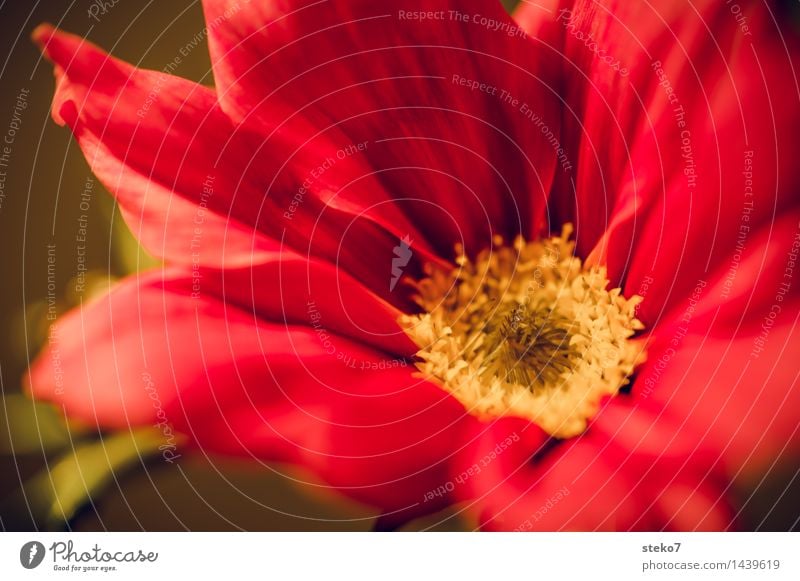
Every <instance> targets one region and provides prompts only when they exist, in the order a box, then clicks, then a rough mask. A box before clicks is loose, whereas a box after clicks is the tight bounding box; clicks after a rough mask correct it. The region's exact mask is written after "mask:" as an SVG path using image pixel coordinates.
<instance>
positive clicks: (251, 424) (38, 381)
mask: <svg viewBox="0 0 800 581" xmlns="http://www.w3.org/2000/svg"><path fill="white" fill-rule="evenodd" d="M188 280H189V277H188V275H187V274H186V273H181V272H177V273H174V274H167V275H166V276H165V275H163V274H162V273H152V274H150V275H148V276H146V277H143V278H141V279H140V280H134V279H130V280H128V281H126V282H124V283H122V284H121V285H119V286H118V287H116V288H115V289H114V290H113V291H112V292H111V293H110V294H109V295H108V296H106V297H104V298H103V299H100V300H98V301H96V302H94V303H93V304H91V305H89V306H87V307H86V309H85V310H84V311H82V312H74V313H72V314H71V315H68V316H67V317H65V318H64V319H63V320H61V321H59V322H58V323H57V327H56V329H55V334H54V335H53V336H54V337H55V340H54V341H53V342H51V344H50V346H49V349H48V350H47V351H46V352H45V353H43V354H42V355H41V356H40V358H39V359H38V360H37V362H36V363H35V364H34V366H33V367H32V370H31V375H30V382H31V389H32V391H33V393H34V395H35V396H36V397H40V398H46V399H50V400H53V401H56V402H58V403H60V404H62V405H63V406H64V408H65V410H66V412H67V413H68V414H69V415H70V416H73V417H78V418H81V419H83V420H85V421H87V422H90V423H97V424H98V425H100V426H103V427H116V428H123V427H127V426H129V425H139V424H156V425H157V426H158V427H160V428H161V429H162V430H165V432H164V433H165V439H167V438H168V434H170V435H171V434H172V433H173V432H172V430H173V429H174V430H177V431H179V432H182V433H184V434H188V435H189V436H190V438H191V440H192V442H193V443H194V444H195V445H197V446H200V447H202V448H203V449H205V450H207V451H217V452H224V453H231V454H242V455H246V456H252V457H255V458H258V459H264V460H282V461H291V462H296V463H299V464H302V465H303V466H305V467H307V468H309V469H311V470H312V471H314V472H315V473H316V474H317V475H318V476H320V477H322V478H323V479H324V480H325V481H327V482H328V483H329V484H331V485H332V486H334V487H337V488H340V489H342V490H344V491H345V492H347V493H348V494H350V495H352V496H353V497H355V498H357V499H359V500H361V501H365V502H369V503H371V504H374V505H376V506H379V507H380V508H381V511H382V512H396V511H400V512H401V513H402V514H404V515H405V514H419V513H420V512H427V511H429V510H434V509H436V508H438V507H440V506H441V505H442V503H443V502H444V501H445V499H437V502H435V503H431V504H429V505H426V504H425V503H424V502H423V499H424V495H425V493H426V491H427V490H429V489H430V488H431V487H432V486H435V485H437V484H438V483H439V482H441V481H442V480H443V479H444V478H445V477H446V474H447V472H448V461H449V455H450V454H451V453H452V452H451V448H452V445H453V442H454V440H457V438H458V433H459V431H460V430H461V429H463V427H462V424H464V423H465V422H468V421H469V416H465V414H464V410H463V407H462V406H460V405H459V404H458V403H457V402H455V400H453V399H452V398H450V397H449V396H448V395H447V394H446V393H445V392H444V391H442V390H441V389H439V388H438V387H436V386H434V385H432V384H430V383H427V382H424V381H421V380H419V379H417V378H415V377H413V376H412V373H411V371H412V370H413V368H412V367H411V366H410V365H409V364H408V363H406V362H405V361H404V360H400V359H388V358H385V357H383V356H381V355H380V354H379V353H377V352H376V351H373V350H371V349H369V348H366V347H363V346H359V345H357V344H354V343H352V342H351V341H348V340H347V339H345V338H343V337H340V336H336V335H334V334H333V333H331V341H332V343H333V345H335V349H334V350H331V349H330V348H329V346H328V345H327V344H326V343H325V342H324V341H322V340H321V339H320V337H319V336H318V334H317V333H316V331H315V330H314V329H312V328H309V327H299V326H286V325H276V324H269V323H265V322H263V321H258V320H254V318H253V317H252V316H250V315H248V314H247V313H245V312H243V311H240V310H238V309H237V308H235V307H233V306H231V305H225V304H223V303H222V302H220V301H218V300H216V299H213V298H209V297H206V296H200V297H196V298H189V297H188V296H187V294H186V293H187V290H188V289H187V282H188ZM166 430H169V431H168V432H167V431H166Z"/></svg>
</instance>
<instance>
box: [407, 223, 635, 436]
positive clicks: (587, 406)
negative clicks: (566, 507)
mask: <svg viewBox="0 0 800 581" xmlns="http://www.w3.org/2000/svg"><path fill="white" fill-rule="evenodd" d="M571 233H572V227H571V225H569V224H568V225H565V226H564V228H563V230H562V233H561V236H555V237H552V238H549V239H542V240H536V241H531V242H526V241H525V240H524V239H522V238H517V239H516V240H515V241H514V242H513V244H510V245H507V244H504V242H503V240H502V239H501V238H499V237H495V238H494V240H493V245H492V247H491V248H488V249H486V250H484V251H482V252H481V253H480V254H479V255H478V256H477V257H475V259H474V260H473V261H471V260H470V259H468V258H467V257H466V256H465V255H464V253H463V250H461V248H457V249H456V250H457V254H458V258H457V260H456V266H455V268H453V269H452V270H449V271H447V270H442V269H440V268H437V267H433V266H428V267H427V268H426V277H425V278H423V279H421V280H419V281H416V282H415V283H414V284H415V287H416V291H417V295H416V300H417V303H418V304H419V305H420V307H422V310H423V312H422V313H420V314H415V315H404V316H402V317H401V324H402V325H403V328H404V329H405V330H406V333H408V335H409V336H410V337H411V338H412V339H413V340H414V342H415V343H416V344H417V346H418V347H419V351H418V353H417V364H416V365H417V368H418V370H419V371H420V372H421V374H422V375H423V376H424V377H425V378H427V379H428V380H430V381H433V382H434V383H437V384H438V385H440V386H441V387H442V388H443V389H445V390H447V391H448V392H450V393H452V394H453V396H454V397H456V398H457V399H458V400H459V401H460V402H461V403H462V404H463V405H464V406H465V407H466V409H467V410H468V411H469V412H470V413H472V414H474V415H476V416H478V417H480V418H482V419H489V418H493V417H499V416H517V417H523V418H527V419H529V420H531V421H532V422H534V423H535V424H537V425H538V426H539V427H541V428H542V429H543V430H544V431H546V432H547V433H549V434H551V435H552V436H555V437H558V438H570V437H573V436H577V435H579V434H580V433H582V432H583V431H584V430H585V429H586V426H587V424H588V421H589V420H590V419H591V418H592V417H593V416H594V415H595V414H596V413H597V411H598V409H599V406H600V402H601V400H602V399H603V398H604V397H605V396H615V395H617V394H618V393H619V390H620V388H622V387H623V386H625V385H626V384H627V383H628V382H629V377H630V375H631V374H632V373H633V371H634V369H635V367H636V366H637V365H638V364H639V363H641V362H642V361H644V358H645V353H644V351H643V348H642V344H641V342H640V341H637V340H636V339H635V338H634V337H633V336H634V334H635V333H636V331H639V330H641V329H643V328H644V326H643V325H642V323H641V322H640V321H639V320H637V319H636V317H635V309H636V305H638V304H639V303H640V302H641V300H642V299H641V297H639V296H632V297H631V298H625V297H624V296H623V295H622V292H621V290H620V289H619V288H615V289H611V290H607V289H608V286H609V280H608V278H607V275H606V270H605V268H604V267H601V266H593V267H590V268H589V267H586V266H585V265H583V264H582V263H581V260H580V258H578V257H576V256H574V249H575V244H574V242H572V241H570V235H571Z"/></svg>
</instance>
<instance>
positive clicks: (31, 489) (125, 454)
mask: <svg viewBox="0 0 800 581" xmlns="http://www.w3.org/2000/svg"><path fill="white" fill-rule="evenodd" d="M162 443H163V437H162V435H161V434H160V433H159V432H158V431H157V430H153V429H150V428H147V429H143V430H137V431H133V432H120V433H115V434H112V435H110V436H107V437H103V438H102V439H100V440H92V441H90V442H85V443H81V444H78V445H76V446H75V448H74V449H73V450H71V451H70V452H68V453H66V454H64V455H63V456H61V458H60V459H59V460H57V461H56V462H55V463H54V464H50V467H49V470H48V469H45V470H43V471H42V472H40V473H39V474H37V475H36V476H34V477H33V478H31V479H30V480H28V481H27V482H26V483H25V484H24V487H23V490H20V491H19V492H18V493H17V494H15V495H13V496H12V497H11V498H8V499H6V501H5V502H4V504H5V507H4V510H3V513H5V514H12V515H14V516H19V515H21V514H24V513H25V511H26V510H27V511H28V512H29V513H30V515H31V516H32V517H33V520H34V522H36V523H37V526H39V527H41V528H45V529H47V530H56V529H63V528H65V527H66V525H67V523H68V522H69V521H70V520H71V519H72V518H74V517H75V515H76V514H77V513H78V511H79V510H80V509H81V508H83V507H84V506H86V505H88V504H90V503H93V502H94V500H95V499H96V498H98V497H99V496H100V495H102V494H103V492H104V490H105V489H106V488H107V487H108V486H109V485H110V484H111V483H112V482H114V480H115V478H117V477H118V476H119V475H120V474H121V473H123V472H124V471H126V470H128V469H130V468H132V467H134V466H136V465H140V464H141V463H142V462H143V461H144V460H145V459H146V458H148V457H150V456H152V455H154V454H155V453H157V452H158V450H159V445H161V444H162Z"/></svg>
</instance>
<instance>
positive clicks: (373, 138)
mask: <svg viewBox="0 0 800 581" xmlns="http://www.w3.org/2000/svg"><path fill="white" fill-rule="evenodd" d="M203 4H204V7H205V11H206V20H207V21H208V22H218V23H219V25H218V26H213V27H210V29H209V45H210V48H211V56H212V64H213V67H214V73H215V79H216V83H217V86H218V88H219V92H220V98H221V100H222V104H223V107H224V108H225V110H226V111H228V112H229V113H230V114H231V115H232V116H233V117H234V118H237V119H243V118H246V117H257V118H260V119H264V118H268V117H269V115H270V113H271V112H272V111H274V110H275V108H276V107H279V108H285V109H281V110H283V111H284V113H285V115H286V116H287V117H290V118H291V117H292V116H293V115H302V116H304V117H306V118H308V119H310V120H311V121H312V122H313V124H314V125H316V126H318V127H321V128H324V130H325V131H326V135H327V136H328V137H329V138H330V139H331V140H333V141H335V142H337V143H340V144H348V143H360V142H368V143H369V146H368V148H367V149H366V151H365V152H364V156H365V158H366V159H367V160H368V161H369V162H370V164H371V165H372V167H373V168H375V171H376V177H377V178H378V179H379V180H380V182H381V183H382V184H383V185H384V186H385V187H386V189H387V190H388V191H389V192H390V195H391V197H392V199H393V200H394V203H396V204H398V205H399V206H400V207H402V209H403V211H404V212H405V214H406V215H408V216H409V217H410V219H412V220H413V221H414V223H415V224H418V225H419V226H420V228H421V229H422V230H423V232H424V234H425V236H426V237H427V238H428V239H429V240H431V241H432V242H434V243H435V244H436V248H437V249H438V251H439V252H440V253H441V254H444V255H450V254H451V253H452V251H453V245H454V244H455V243H456V242H460V241H463V242H465V243H466V246H467V249H468V250H469V251H472V250H475V249H480V248H483V247H486V246H488V245H489V243H490V236H491V234H492V233H499V234H503V235H506V236H511V235H513V234H515V233H517V232H523V233H525V234H527V235H529V236H530V235H531V234H532V233H533V232H536V233H538V232H540V231H541V229H542V227H543V221H544V212H543V210H544V208H545V201H546V194H547V192H548V191H549V186H550V177H551V175H552V172H553V167H554V165H555V163H556V154H555V149H556V148H557V147H558V143H557V141H558V137H557V135H558V127H559V122H558V114H557V111H558V109H557V98H556V95H555V92H554V91H553V87H552V86H551V84H552V79H551V78H550V75H549V73H547V72H546V70H545V65H546V62H545V61H544V59H541V58H539V57H538V55H537V54H536V51H535V50H531V49H532V48H533V43H532V41H530V39H528V38H526V37H525V35H524V34H523V33H522V31H521V30H520V29H518V28H517V27H516V26H515V25H514V23H513V22H512V21H511V19H510V18H509V17H508V16H507V15H506V14H505V13H504V12H503V10H502V8H501V6H500V3H498V2H494V3H484V4H482V5H481V7H480V12H475V6H474V4H471V3H469V2H464V1H457V0H437V1H435V2H408V1H407V0H404V1H402V2H401V1H399V0H392V1H389V2H373V1H371V0H356V1H350V2H308V1H306V0H303V1H298V0H293V1H286V2H278V1H268V2H252V3H249V4H241V3H237V2H234V1H232V0H206V1H204V3H203ZM420 12H422V13H424V14H425V15H427V16H428V17H426V18H423V19H420V18H418V17H417V16H415V15H417V14H419V13H420ZM456 14H458V15H459V16H456ZM431 16H432V17H431ZM481 19H483V20H481ZM454 79H455V81H454ZM461 79H464V82H465V83H466V82H475V83H476V86H475V88H474V90H471V89H470V88H468V87H467V86H465V85H462V84H460V80H461ZM481 83H483V84H484V87H483V90H482V89H481V87H480V85H481ZM504 90H505V91H507V93H508V94H510V96H511V99H512V100H513V99H516V100H517V102H516V104H514V105H512V104H509V103H507V102H504V101H503V97H502V96H501V91H504ZM523 104H524V105H525V106H526V107H527V108H528V109H529V110H530V111H531V116H533V115H534V114H535V115H536V117H534V120H533V121H532V120H531V119H529V118H528V117H526V115H525V109H523ZM267 122H268V121H267ZM537 123H538V125H537ZM548 131H552V135H551V134H549V133H548ZM545 133H548V136H547V137H546V136H545V135H544V134H545ZM548 138H549V139H550V141H548ZM341 196H342V197H343V198H345V199H350V196H351V193H350V192H348V191H344V192H342V193H341ZM373 200H374V201H375V203H376V204H380V203H382V200H380V199H378V198H377V197H374V198H373Z"/></svg>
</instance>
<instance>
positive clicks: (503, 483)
mask: <svg viewBox="0 0 800 581" xmlns="http://www.w3.org/2000/svg"><path fill="white" fill-rule="evenodd" d="M416 4H417V3H415V2H410V3H409V2H367V1H360V0H359V1H347V2H345V1H341V2H339V1H323V2H294V1H291V2H289V1H286V2H277V1H268V0H263V1H253V2H238V1H236V0H229V1H224V0H205V1H204V2H203V5H204V9H205V12H206V20H207V22H208V29H207V35H208V41H209V46H210V51H211V60H212V66H213V73H214V85H215V88H214V89H210V88H207V87H205V86H202V85H198V84H194V83H191V82H188V81H185V80H183V79H181V78H179V77H178V76H175V75H172V74H170V73H173V72H179V71H176V70H175V67H174V66H173V65H170V67H168V68H167V70H166V71H162V72H154V71H147V70H142V69H138V68H135V67H133V66H131V65H128V64H126V63H123V62H121V61H119V60H117V59H114V58H111V57H109V56H108V55H106V54H105V53H104V52H102V51H101V50H100V49H98V48H97V47H95V46H93V45H91V44H89V43H88V42H85V41H83V40H82V39H80V38H78V37H75V36H72V35H69V34H66V33H62V32H57V31H55V30H53V29H52V28H51V27H48V26H42V27H40V28H38V29H37V30H36V32H35V33H34V38H35V40H36V41H37V42H38V43H39V44H40V46H41V47H42V49H43V51H44V52H45V54H46V55H47V57H48V58H49V59H50V60H51V61H53V62H54V64H55V67H56V68H55V70H56V77H57V83H58V86H57V90H56V95H55V99H54V104H53V117H54V119H55V120H56V121H57V122H59V123H62V124H66V125H68V126H69V127H70V128H71V129H72V131H73V133H74V134H75V137H76V139H77V140H78V142H79V144H80V146H81V148H82V149H83V152H84V154H85V156H86V159H87V161H88V162H89V164H90V165H91V167H92V170H93V171H94V172H95V174H97V176H98V177H99V178H100V179H101V180H102V181H103V183H104V184H106V186H107V187H108V188H109V189H110V190H111V191H112V192H113V193H114V195H115V197H116V199H117V201H118V203H119V206H120V208H121V210H122V212H123V213H124V215H125V217H126V219H127V221H128V224H129V225H130V226H131V229H132V230H133V232H134V234H135V235H136V236H137V237H138V238H139V240H140V241H141V242H142V244H143V245H144V246H145V247H146V248H147V249H148V250H149V251H150V252H151V253H153V254H154V255H156V256H158V257H160V258H162V259H163V261H164V265H165V266H164V267H163V268H160V269H157V270H155V271H153V272H149V273H144V274H141V275H137V276H132V277H130V278H128V279H127V280H124V281H123V282H121V283H120V284H119V285H118V286H115V287H114V288H113V289H112V290H111V291H110V292H109V293H108V295H107V296H105V297H103V298H101V299H98V300H96V301H94V302H93V303H92V304H90V305H87V306H85V307H84V308H83V309H82V310H81V311H78V312H73V313H71V314H69V315H67V316H66V317H64V318H63V320H60V321H59V322H58V323H57V332H56V336H57V337H58V341H57V342H55V344H54V346H53V345H51V347H50V351H51V352H49V353H44V354H42V355H41V356H40V358H39V359H38V360H37V361H36V362H35V363H34V365H33V366H32V368H31V373H30V378H29V380H30V388H31V389H32V392H33V393H34V395H35V396H36V397H40V398H46V399H50V400H53V401H56V402H58V403H59V404H61V405H63V406H64V408H65V410H66V412H67V414H69V415H71V416H74V417H79V418H82V419H83V420H86V421H89V422H92V423H97V424H99V425H101V426H104V427H109V428H124V427H127V426H129V425H140V424H144V425H147V424H156V425H163V424H165V423H167V424H168V425H169V426H171V427H174V429H176V430H178V431H180V432H182V433H184V434H186V435H187V436H188V438H189V440H190V442H191V445H193V446H196V447H198V448H201V449H203V450H205V451H209V452H216V453H224V454H232V455H239V456H244V457H249V458H253V459H254V460H258V461H262V460H271V461H272V460H277V461H285V462H291V463H294V464H298V465H301V466H303V467H305V468H307V469H308V470H310V471H312V472H313V473H314V474H315V475H316V476H318V477H319V478H321V479H322V480H323V481H324V482H325V483H327V485H330V486H332V487H335V488H337V489H339V490H341V491H343V492H344V493H346V494H348V495H350V496H352V497H353V498H356V499H358V500H360V501H362V502H365V503H367V504H370V505H372V506H374V507H376V510H377V513H378V514H381V515H382V517H381V520H380V522H381V524H382V525H385V526H390V527H391V526H396V525H397V524H399V523H402V522H404V521H405V520H406V519H408V518H412V517H414V516H416V515H420V514H425V513H429V512H432V511H435V510H438V509H440V508H442V507H444V506H446V505H449V504H451V503H455V502H462V503H463V507H464V509H465V510H469V511H472V512H474V513H475V514H478V515H480V522H481V525H482V527H484V528H486V529H501V530H532V529H544V530H563V529H578V530H598V529H621V530H628V529H679V530H693V529H725V528H730V527H736V526H739V525H740V524H741V521H740V518H739V517H740V515H739V514H738V508H737V506H736V505H735V504H734V503H733V502H732V498H733V496H732V491H733V490H734V487H740V486H745V485H748V484H749V485H757V484H758V482H759V480H760V479H761V478H762V477H766V476H768V475H769V473H770V470H772V469H773V467H774V466H775V465H776V464H778V463H782V462H787V461H792V460H794V461H796V459H797V442H798V437H797V436H798V435H797V433H796V432H797V425H798V422H797V420H798V418H797V409H798V406H799V405H800V387H798V386H797V381H796V380H797V371H796V366H795V365H793V362H794V361H796V360H797V358H798V357H799V356H800V341H798V336H797V331H796V321H797V313H798V309H797V305H798V303H797V292H796V291H797V288H798V286H800V285H798V284H797V281H794V280H793V277H794V275H795V271H794V269H795V265H796V260H797V254H798V247H800V238H799V237H798V236H800V231H799V230H798V227H800V212H798V208H797V200H798V197H797V194H796V192H797V191H798V186H800V184H798V180H799V179H800V171H798V169H797V164H796V160H795V157H796V148H795V144H794V136H796V135H797V131H798V115H800V113H799V112H800V108H798V106H797V105H798V84H797V80H796V76H795V75H794V69H793V65H794V63H795V62H796V61H795V58H796V54H797V52H796V49H797V47H796V46H795V45H796V42H795V41H794V39H792V38H789V37H788V36H786V35H784V34H782V30H781V28H780V27H779V26H778V25H777V24H776V19H775V12H774V11H773V10H770V9H769V8H768V7H767V6H763V5H760V6H756V5H755V3H754V4H753V5H748V6H747V7H746V8H745V7H742V8H739V6H737V10H738V12H734V11H733V10H732V8H731V7H730V6H729V4H728V3H720V2H712V1H711V0H708V1H701V2H694V3H692V4H691V5H690V6H684V5H682V4H681V3H675V2H666V1H664V2H661V1H659V2H649V3H639V2H623V1H622V0H618V1H614V0H606V1H604V2H597V1H585V2H584V1H578V2H574V3H572V2H563V3H561V5H560V6H555V5H548V4H554V3H552V2H551V3H544V4H538V3H537V4H536V5H533V4H531V5H525V3H523V7H522V8H520V9H519V11H518V12H517V13H516V14H515V15H514V16H515V18H516V21H517V22H518V23H519V27H518V26H517V25H516V24H515V23H514V21H512V20H511V19H510V18H509V17H508V16H507V15H506V14H505V13H504V12H503V10H502V9H501V7H500V5H499V3H498V4H495V3H491V2H487V3H481V5H480V8H477V7H476V6H475V5H474V4H473V3H470V2H465V1H460V0H436V1H434V2H425V3H424V6H423V3H421V2H420V3H419V6H418V7H417V5H416ZM412 5H413V6H412ZM523 30H524V32H523ZM573 226H574V229H575V230H574V232H573V230H572V228H573ZM53 349H57V350H58V352H57V353H55V352H53ZM58 377H63V385H62V384H60V382H59V380H58ZM153 393H156V394H157V398H156V399H155V400H154V398H153V397H152V394H153ZM154 401H157V402H158V405H154Z"/></svg>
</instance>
